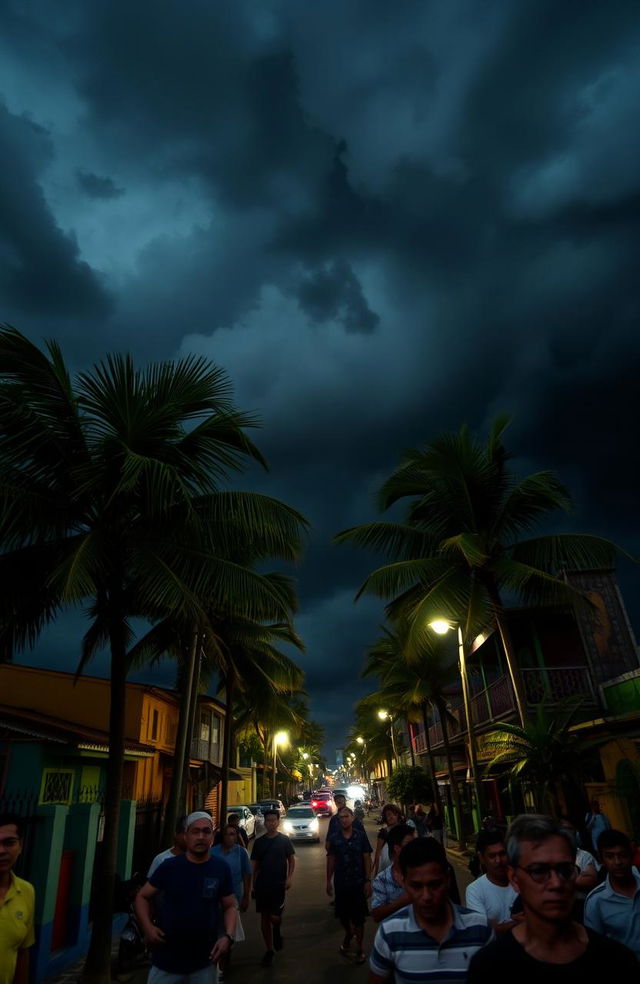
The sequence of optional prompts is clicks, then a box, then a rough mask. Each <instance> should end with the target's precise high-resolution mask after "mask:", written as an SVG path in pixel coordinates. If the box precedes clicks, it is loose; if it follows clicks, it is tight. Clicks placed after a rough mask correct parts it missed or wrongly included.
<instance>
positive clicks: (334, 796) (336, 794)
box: [333, 793, 347, 803]
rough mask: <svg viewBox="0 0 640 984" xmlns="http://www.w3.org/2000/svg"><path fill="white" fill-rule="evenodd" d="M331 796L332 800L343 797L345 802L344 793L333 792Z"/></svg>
mask: <svg viewBox="0 0 640 984" xmlns="http://www.w3.org/2000/svg"><path fill="white" fill-rule="evenodd" d="M333 798H334V800H337V799H343V800H344V801H345V803H346V802H347V797H346V796H345V795H344V793H334V795H333Z"/></svg>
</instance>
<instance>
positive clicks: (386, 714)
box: [378, 710, 398, 775]
mask: <svg viewBox="0 0 640 984" xmlns="http://www.w3.org/2000/svg"><path fill="white" fill-rule="evenodd" d="M378 717H379V718H380V720H381V721H388V722H389V737H390V738H391V748H392V749H393V758H394V761H395V763H396V765H397V764H398V752H397V750H396V739H395V735H394V733H393V717H392V716H391V714H389V711H384V710H379V711H378ZM387 765H388V766H389V775H391V771H392V769H391V759H389V761H388V762H387Z"/></svg>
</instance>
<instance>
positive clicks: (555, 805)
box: [484, 700, 598, 816]
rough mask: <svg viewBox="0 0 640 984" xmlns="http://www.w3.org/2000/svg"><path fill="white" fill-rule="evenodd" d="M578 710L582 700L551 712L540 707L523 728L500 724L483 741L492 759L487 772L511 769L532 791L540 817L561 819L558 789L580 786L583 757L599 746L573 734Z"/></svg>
mask: <svg viewBox="0 0 640 984" xmlns="http://www.w3.org/2000/svg"><path fill="white" fill-rule="evenodd" d="M579 708H580V701H579V700H578V701H576V700H569V701H567V702H565V703H564V705H562V706H560V707H557V708H555V709H554V710H552V711H550V710H549V709H548V708H546V707H545V706H544V705H543V704H539V705H538V707H537V708H536V714H535V717H534V718H533V719H532V720H529V721H527V723H526V725H525V726H524V727H519V726H518V725H516V724H511V723H509V722H506V721H500V722H498V724H497V725H496V729H495V731H492V732H491V733H490V734H488V735H486V736H485V738H484V746H485V750H486V752H488V753H489V754H491V755H493V758H492V759H491V761H490V762H489V765H488V766H487V771H489V770H490V769H491V768H492V766H494V765H504V764H508V765H510V766H511V768H510V770H509V775H510V776H511V778H512V779H518V780H519V781H520V782H521V783H524V784H525V785H526V786H528V787H529V789H530V791H531V793H532V796H533V800H534V804H533V805H534V807H535V809H536V810H538V811H539V812H541V813H551V814H553V815H554V816H560V814H561V812H562V809H561V805H560V799H559V795H558V785H559V784H563V783H564V784H566V785H569V786H573V787H576V786H578V785H579V780H580V776H581V775H582V774H583V756H584V753H585V752H586V751H587V750H588V749H589V748H593V747H595V745H596V744H598V742H589V743H586V742H584V741H581V740H580V739H579V738H578V736H577V735H576V734H575V733H573V732H571V730H570V726H571V723H572V722H573V720H574V718H575V716H576V713H577V711H578V710H579Z"/></svg>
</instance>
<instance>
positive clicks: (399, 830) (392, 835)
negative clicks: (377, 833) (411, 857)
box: [387, 823, 416, 857]
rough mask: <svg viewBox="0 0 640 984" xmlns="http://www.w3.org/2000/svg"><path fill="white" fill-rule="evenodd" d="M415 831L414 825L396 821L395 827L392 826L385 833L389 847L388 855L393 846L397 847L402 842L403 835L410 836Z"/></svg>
mask: <svg viewBox="0 0 640 984" xmlns="http://www.w3.org/2000/svg"><path fill="white" fill-rule="evenodd" d="M415 832H416V829H415V827H410V826H409V824H408V823H397V824H396V825H395V827H392V828H391V830H390V831H389V833H388V834H387V847H388V848H389V857H391V853H392V851H393V849H394V847H399V846H400V844H402V842H403V840H404V839H405V837H412V836H413V835H414V834H415Z"/></svg>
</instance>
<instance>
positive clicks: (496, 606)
mask: <svg viewBox="0 0 640 984" xmlns="http://www.w3.org/2000/svg"><path fill="white" fill-rule="evenodd" d="M485 583H486V587H487V592H488V594H489V598H490V599H491V604H492V605H493V611H494V615H495V619H496V626H497V628H498V634H499V635H500V641H501V643H502V648H503V650H504V657H505V659H506V661H507V669H508V671H509V678H510V680H511V686H512V687H513V695H514V697H515V702H516V711H517V712H518V717H519V719H520V726H521V727H522V728H524V726H525V725H526V723H527V698H526V694H525V692H524V688H523V686H522V677H521V675H520V668H519V666H518V663H517V660H516V655H515V649H514V646H513V639H512V638H511V632H510V631H509V626H508V625H507V621H506V619H505V617H504V608H503V607H502V600H501V598H500V593H499V591H498V589H497V587H496V584H495V582H494V581H493V579H489V580H487V581H486V582H485Z"/></svg>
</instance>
